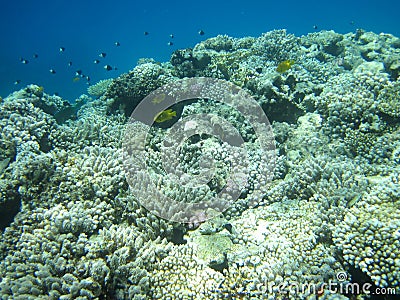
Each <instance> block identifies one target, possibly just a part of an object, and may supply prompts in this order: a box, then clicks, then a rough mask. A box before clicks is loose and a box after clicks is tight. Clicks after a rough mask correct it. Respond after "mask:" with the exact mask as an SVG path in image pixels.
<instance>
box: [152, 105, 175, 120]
mask: <svg viewBox="0 0 400 300" xmlns="http://www.w3.org/2000/svg"><path fill="white" fill-rule="evenodd" d="M173 117H176V111H173V110H172V109H170V108H169V109H166V110H164V111H162V112H160V113H158V114H157V115H156V116H155V117H154V121H155V122H156V123H162V122H165V121H168V120H171V119H172V118H173Z"/></svg>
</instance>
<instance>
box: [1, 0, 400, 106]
mask: <svg viewBox="0 0 400 300" xmlns="http://www.w3.org/2000/svg"><path fill="white" fill-rule="evenodd" d="M399 11H400V1H398V0H381V1H370V0H365V1H343V0H339V1H307V2H302V1H292V0H287V1H255V0H247V1H238V0H233V1H229V2H228V1H216V0H202V1H188V0H186V1H174V2H172V1H161V0H160V1H142V2H138V1H135V0H133V1H132V0H131V1H130V0H123V1H117V0H114V1H111V0H108V1H104V0H97V1H85V0H79V1H78V0H69V1H64V0H51V1H50V0H40V1H28V0H25V1H7V2H6V1H3V3H2V4H1V10H0V15H1V20H2V23H3V24H2V26H1V27H0V38H1V47H0V96H2V97H5V96H7V95H8V94H9V93H10V92H12V91H13V90H17V89H20V88H21V87H22V86H25V85H27V84H29V83H35V84H38V85H41V86H44V88H45V92H47V93H50V94H53V93H54V92H57V93H59V94H60V96H62V97H64V98H66V99H68V100H70V101H73V100H74V99H75V98H76V97H78V96H79V95H80V94H81V93H83V92H85V91H86V88H87V84H86V80H84V79H81V80H79V81H77V82H74V81H73V78H74V77H75V71H76V70H78V69H81V70H83V72H84V74H87V75H89V76H90V77H91V82H92V83H95V82H97V81H98V80H100V79H104V78H110V77H116V76H118V75H119V74H121V73H123V72H126V71H128V70H130V69H132V68H133V67H134V66H135V65H136V62H137V60H138V59H139V58H140V57H152V58H155V59H156V60H158V61H167V60H168V59H169V57H170V55H171V53H172V51H173V50H175V49H178V48H185V47H191V46H193V45H194V44H195V43H197V42H199V41H201V40H202V39H206V38H208V37H211V36H215V35H217V34H228V35H230V36H233V37H243V36H259V35H260V34H261V33H263V32H267V31H270V30H273V29H281V28H285V29H287V31H288V32H289V33H294V34H296V35H299V36H300V35H304V34H307V33H309V32H313V31H315V30H314V29H313V25H317V26H318V30H323V29H326V30H330V29H333V30H335V31H336V32H339V33H347V32H351V31H355V30H356V29H357V28H363V29H365V30H368V31H374V32H377V33H379V32H386V33H392V34H394V35H396V36H400V22H399V21H397V20H396V19H397V18H398V12H399ZM200 29H202V30H204V32H205V35H204V36H200V35H199V34H198V31H199V30H200ZM144 31H148V32H149V35H147V36H145V35H144V34H143V32H144ZM171 33H173V34H174V38H173V39H171V38H170V37H169V35H170V34H171ZM170 40H171V41H173V43H174V45H173V46H168V45H167V43H168V42H169V41H170ZM115 41H118V42H120V43H121V46H120V47H116V46H115V45H114V42H115ZM61 46H62V47H65V48H66V50H65V52H63V53H60V52H59V47H61ZM100 52H106V53H107V56H106V58H105V59H101V60H102V62H101V63H100V64H98V65H95V64H94V63H93V60H94V59H100V58H99V57H98V55H99V53H100ZM34 53H37V54H38V55H39V57H38V58H36V59H35V58H33V54H34ZM20 57H23V58H26V59H28V60H29V63H28V64H26V65H24V64H22V63H21V62H20ZM69 61H72V63H73V65H72V66H71V67H68V62H69ZM105 64H109V65H112V66H115V67H117V68H118V70H117V71H110V72H107V71H105V70H104V69H103V66H104V65H105ZM50 68H53V69H55V70H56V72H57V73H56V74H54V75H53V74H51V73H50V72H49V69H50ZM17 79H20V80H21V83H20V84H19V85H15V84H14V82H15V80H17Z"/></svg>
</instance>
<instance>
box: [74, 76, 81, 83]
mask: <svg viewBox="0 0 400 300" xmlns="http://www.w3.org/2000/svg"><path fill="white" fill-rule="evenodd" d="M79 80H80V78H79V77H74V78H72V81H73V82H78V81H79Z"/></svg>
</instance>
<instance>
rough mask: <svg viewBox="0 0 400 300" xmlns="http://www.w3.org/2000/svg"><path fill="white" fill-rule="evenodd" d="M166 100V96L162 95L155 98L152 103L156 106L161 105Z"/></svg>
mask: <svg viewBox="0 0 400 300" xmlns="http://www.w3.org/2000/svg"><path fill="white" fill-rule="evenodd" d="M164 99H165V94H160V95H157V96H155V97H154V98H153V100H151V102H153V103H154V104H159V103H161V102H163V101H164Z"/></svg>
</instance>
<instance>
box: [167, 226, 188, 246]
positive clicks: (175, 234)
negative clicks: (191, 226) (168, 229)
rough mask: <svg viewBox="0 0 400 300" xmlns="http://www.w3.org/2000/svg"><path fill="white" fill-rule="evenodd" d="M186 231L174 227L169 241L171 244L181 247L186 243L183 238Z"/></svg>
mask: <svg viewBox="0 0 400 300" xmlns="http://www.w3.org/2000/svg"><path fill="white" fill-rule="evenodd" d="M185 233H186V230H185V229H184V228H183V227H175V228H174V229H173V231H172V236H171V238H170V239H169V240H170V242H171V243H174V244H175V245H183V244H186V243H187V241H186V240H185V239H184V238H183V236H184V235H185Z"/></svg>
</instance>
